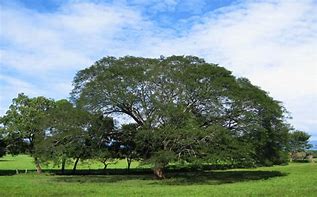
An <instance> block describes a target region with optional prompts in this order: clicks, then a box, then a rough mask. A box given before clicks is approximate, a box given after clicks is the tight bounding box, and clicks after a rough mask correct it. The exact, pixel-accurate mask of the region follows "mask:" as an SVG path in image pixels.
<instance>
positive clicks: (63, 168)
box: [61, 158, 66, 174]
mask: <svg viewBox="0 0 317 197" xmlns="http://www.w3.org/2000/svg"><path fill="white" fill-rule="evenodd" d="M65 164H66V159H65V158H63V159H62V169H61V171H62V174H64V173H65Z"/></svg>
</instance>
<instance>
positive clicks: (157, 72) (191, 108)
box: [72, 56, 288, 165]
mask: <svg viewBox="0 0 317 197" xmlns="http://www.w3.org/2000/svg"><path fill="white" fill-rule="evenodd" d="M72 98H73V100H74V101H76V102H77V103H78V104H79V105H81V106H83V107H84V108H85V109H87V110H89V111H91V112H101V113H103V114H105V115H111V116H113V117H120V116H122V115H123V114H124V115H125V116H128V117H130V118H131V119H132V120H133V121H134V122H135V123H136V124H137V125H138V128H137V130H138V134H137V136H136V137H137V138H139V140H138V148H139V152H140V153H141V154H140V155H141V156H142V157H143V158H144V159H149V161H153V158H160V157H159V156H158V155H160V153H162V154H163V155H166V154H168V155H169V156H168V157H162V158H164V160H165V159H166V158H170V161H172V160H185V161H188V162H189V161H192V160H195V159H203V160H207V161H208V160H211V159H215V158H214V156H215V155H218V156H219V158H223V157H224V156H223V155H226V158H227V159H228V160H235V161H240V160H241V159H242V158H243V159H244V160H247V161H249V162H251V163H253V162H255V163H262V164H274V163H282V162H284V161H285V159H286V158H285V155H286V152H285V146H286V143H287V141H286V138H287V133H288V125H287V124H285V123H284V114H285V110H284V108H283V107H282V106H281V104H280V103H279V102H278V101H275V100H274V99H272V98H271V97H269V96H268V94H267V93H266V92H265V91H263V90H261V89H260V88H258V87H256V86H254V85H252V84H251V83H250V82H249V81H248V80H247V79H244V78H239V79H237V78H235V77H234V76H232V75H231V72H230V71H227V70H226V69H224V68H223V67H219V66H217V65H215V64H209V63H206V62H205V61H204V60H203V59H200V58H197V57H193V56H185V57H184V56H171V57H167V58H160V59H152V58H137V57H129V56H128V57H123V58H119V59H116V58H114V57H106V58H103V59H101V60H100V61H98V62H96V63H95V64H94V65H92V66H91V67H89V68H87V69H84V70H82V71H80V72H78V73H77V75H76V77H75V79H74V89H73V92H72ZM219 132H222V133H223V135H217V133H219ZM215 144H217V145H219V146H223V147H222V148H221V149H220V148H218V149H217V148H216V147H215ZM244 147H248V151H246V149H245V148H244ZM237 152H241V153H243V154H237ZM171 153H173V154H171ZM172 155H173V156H172ZM237 155H240V156H241V157H239V158H237ZM211 156H212V157H211ZM152 157H153V158H152ZM210 157H211V158H210ZM151 158H152V159H151ZM154 160H155V159H154ZM155 163H164V164H166V163H168V162H167V161H164V162H163V161H162V162H159V161H157V159H156V160H155V162H154V165H157V164H155Z"/></svg>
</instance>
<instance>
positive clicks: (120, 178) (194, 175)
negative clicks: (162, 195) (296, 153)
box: [54, 170, 287, 185]
mask: <svg viewBox="0 0 317 197" xmlns="http://www.w3.org/2000/svg"><path fill="white" fill-rule="evenodd" d="M145 172H146V173H145ZM286 175H287V174H285V173H281V172H279V171H245V170H240V171H197V172H180V171H177V172H173V171H168V172H167V173H166V177H167V178H166V179H164V180H157V179H155V177H154V176H153V175H152V172H150V171H143V172H142V173H130V174H125V175H123V174H119V175H113V174H112V175H111V174H110V175H85V176H84V175H81V176H74V175H71V176H55V177H54V181H57V182H67V183H115V182H124V181H131V180H147V181H150V182H148V183H147V184H161V185H194V184H208V185H219V184H227V183H235V182H243V181H253V180H266V179H270V178H274V177H281V176H286Z"/></svg>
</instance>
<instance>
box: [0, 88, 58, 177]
mask: <svg viewBox="0 0 317 197" xmlns="http://www.w3.org/2000/svg"><path fill="white" fill-rule="evenodd" d="M53 107H54V101H53V100H51V99H47V98H45V97H42V96H40V97H35V98H29V97H28V96H26V95H24V94H23V93H22V94H19V95H18V97H17V98H15V99H13V102H12V104H11V105H10V107H9V110H8V111H7V112H6V114H5V115H4V116H3V117H1V119H0V123H1V124H3V132H4V133H5V134H4V136H5V138H6V141H7V142H8V147H7V150H8V151H9V152H10V153H11V154H19V153H26V154H29V155H31V156H32V157H33V158H34V162H35V165H36V170H37V172H38V173H41V171H42V169H41V165H40V160H39V152H38V151H37V150H38V145H39V144H41V142H42V141H43V140H44V139H45V136H46V124H45V121H46V118H47V117H46V116H47V111H48V110H49V109H51V108H53Z"/></svg>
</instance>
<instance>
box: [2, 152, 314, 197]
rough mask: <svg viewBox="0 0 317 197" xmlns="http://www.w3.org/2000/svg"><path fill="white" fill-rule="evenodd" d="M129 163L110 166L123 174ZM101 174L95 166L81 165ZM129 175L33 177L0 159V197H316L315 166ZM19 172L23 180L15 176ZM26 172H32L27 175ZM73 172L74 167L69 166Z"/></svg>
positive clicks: (16, 160) (23, 164) (26, 163)
mask: <svg viewBox="0 0 317 197" xmlns="http://www.w3.org/2000/svg"><path fill="white" fill-rule="evenodd" d="M125 165H126V164H125V161H119V162H118V163H117V164H114V165H110V166H109V169H108V171H109V173H110V174H111V172H113V170H114V169H120V168H121V169H124V168H125ZM78 167H79V168H78V169H79V171H78V172H79V173H80V172H81V171H82V170H83V169H89V167H90V169H98V168H102V166H101V165H100V166H98V164H97V163H93V164H87V163H86V164H80V165H79V166H78ZM132 167H133V168H132V169H131V172H130V173H129V174H119V175H113V174H112V175H107V174H105V175H56V174H54V173H52V171H48V168H52V167H51V166H47V167H46V168H44V169H46V171H45V170H44V172H45V173H44V174H42V175H37V174H35V172H34V171H32V170H34V167H33V163H32V159H31V158H30V157H28V156H24V155H20V156H17V157H11V156H6V157H3V158H1V159H0V196H296V197H298V196H316V194H317V164H316V163H291V164H289V165H286V166H273V167H261V168H252V169H232V170H213V171H208V170H207V171H199V172H189V171H188V172H181V171H169V172H167V178H166V179H165V180H157V179H155V178H154V176H153V175H152V173H151V171H150V170H149V169H143V171H142V170H140V171H138V170H137V169H138V164H137V163H134V164H133V165H132ZM16 169H19V172H20V173H19V174H18V175H16V174H15V170H16ZM25 169H28V172H27V174H25ZM69 169H70V166H69Z"/></svg>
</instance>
